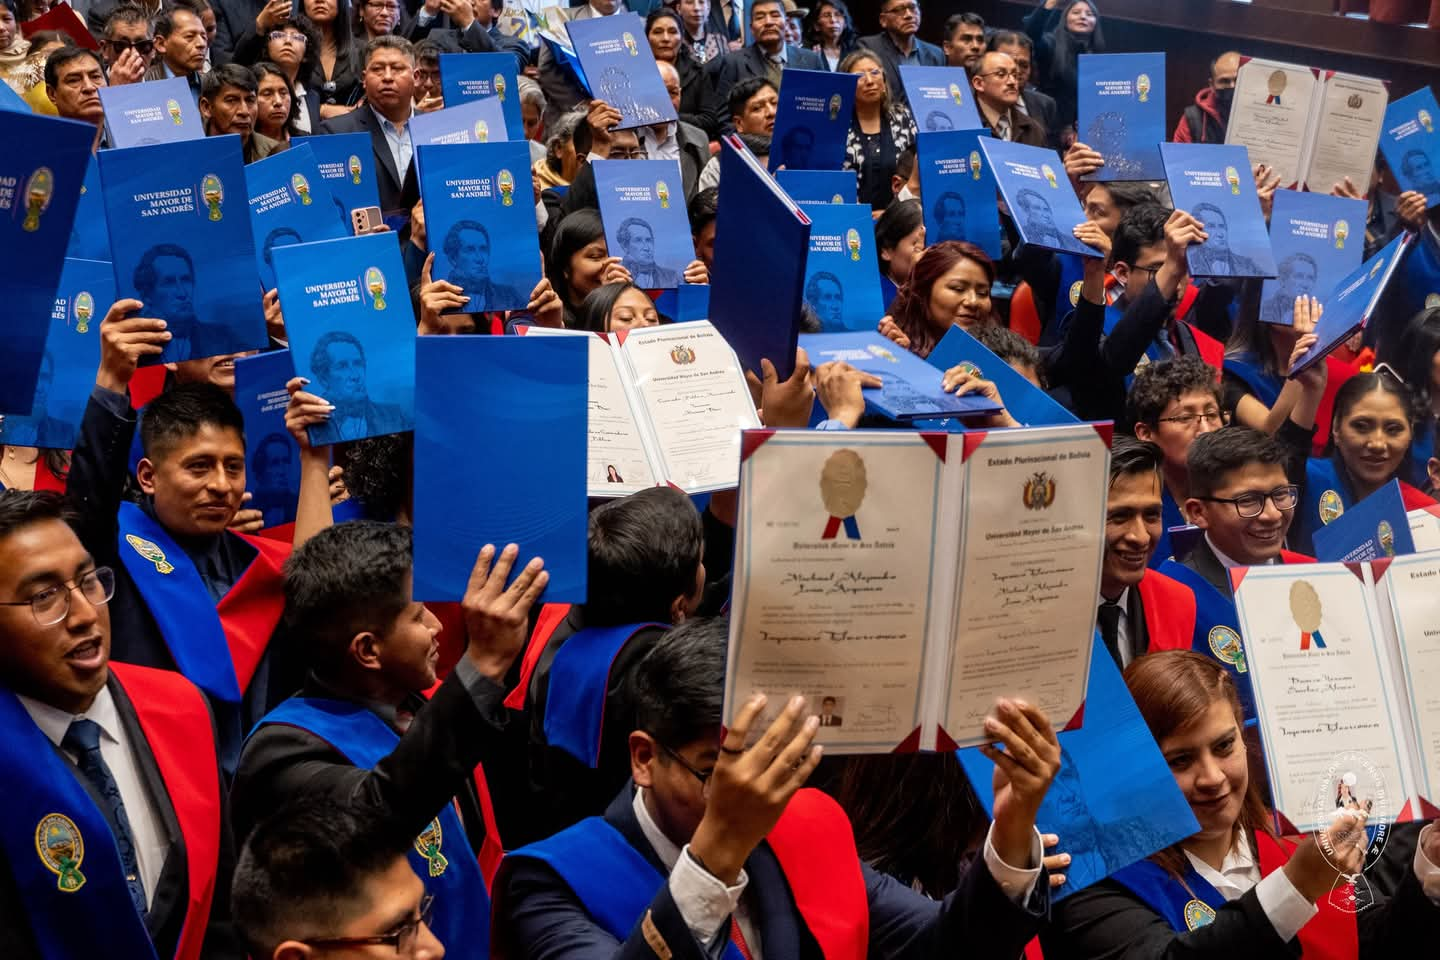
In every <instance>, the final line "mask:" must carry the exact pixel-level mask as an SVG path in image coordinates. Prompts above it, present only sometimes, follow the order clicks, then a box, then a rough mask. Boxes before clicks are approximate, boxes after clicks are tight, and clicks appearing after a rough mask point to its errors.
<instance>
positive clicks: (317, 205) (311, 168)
mask: <svg viewBox="0 0 1440 960" xmlns="http://www.w3.org/2000/svg"><path fill="white" fill-rule="evenodd" d="M245 185H246V188H247V189H248V190H249V193H250V227H251V232H252V234H253V235H254V237H255V265H256V267H257V268H258V269H259V270H260V283H261V285H262V286H263V287H264V288H265V289H266V290H273V289H274V288H275V262H274V250H275V248H276V247H283V246H287V245H290V244H296V243H311V242H314V241H316V240H338V239H339V238H341V237H346V236H349V235H350V232H349V231H348V230H346V229H345V228H344V225H343V224H342V223H341V222H340V221H339V220H337V219H336V217H335V206H334V201H333V200H332V199H331V198H330V188H329V187H327V186H326V185H325V181H324V179H322V178H321V176H320V167H319V165H317V164H316V163H315V154H314V153H313V152H311V150H310V147H309V146H308V145H307V144H303V143H302V144H300V145H298V146H292V147H291V148H290V149H289V150H282V151H281V152H279V153H277V154H273V155H272V156H269V157H266V158H265V159H264V160H259V161H257V162H255V163H252V164H249V165H247V166H246V167H245Z"/></svg>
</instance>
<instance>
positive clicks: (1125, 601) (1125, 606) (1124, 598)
mask: <svg viewBox="0 0 1440 960" xmlns="http://www.w3.org/2000/svg"><path fill="white" fill-rule="evenodd" d="M1098 596H1099V597H1100V602H1101V603H1109V602H1110V601H1109V600H1106V599H1105V594H1103V593H1102V594H1099V595H1098ZM1115 605H1116V606H1117V607H1119V608H1120V612H1121V613H1122V614H1124V613H1128V612H1129V611H1130V588H1129V587H1126V588H1125V589H1124V590H1121V591H1120V596H1118V597H1116V598H1115Z"/></svg>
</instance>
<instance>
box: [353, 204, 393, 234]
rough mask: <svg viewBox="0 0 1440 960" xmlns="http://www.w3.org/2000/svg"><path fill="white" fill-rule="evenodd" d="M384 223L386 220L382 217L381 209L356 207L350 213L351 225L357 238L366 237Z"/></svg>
mask: <svg viewBox="0 0 1440 960" xmlns="http://www.w3.org/2000/svg"><path fill="white" fill-rule="evenodd" d="M384 223H385V218H384V217H383V216H381V214H380V208H379V207H356V208H355V209H354V210H351V211H350V225H351V227H352V228H354V230H355V236H357V237H359V236H364V235H365V234H367V233H369V232H370V231H371V230H373V229H374V228H376V227H378V226H382V225H383V224H384Z"/></svg>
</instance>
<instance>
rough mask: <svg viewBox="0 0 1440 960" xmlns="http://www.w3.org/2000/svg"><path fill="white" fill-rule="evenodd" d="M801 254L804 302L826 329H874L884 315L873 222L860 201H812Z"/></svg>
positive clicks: (835, 330) (832, 331)
mask: <svg viewBox="0 0 1440 960" xmlns="http://www.w3.org/2000/svg"><path fill="white" fill-rule="evenodd" d="M805 213H806V216H808V217H809V218H810V253H809V255H808V256H807V257H806V258H805V302H806V303H807V304H809V305H810V309H811V310H812V311H814V313H815V316H816V317H817V318H818V319H819V321H820V329H821V330H823V331H825V332H826V333H840V332H843V331H846V330H874V329H875V325H876V324H878V323H879V322H880V318H881V317H882V316H884V314H885V305H884V303H883V302H882V300H881V297H880V263H879V260H878V258H877V257H876V255H875V226H874V223H875V221H874V220H873V219H872V218H871V216H870V205H869V204H865V203H826V204H817V205H815V206H813V207H811V208H810V209H809V210H807V211H805Z"/></svg>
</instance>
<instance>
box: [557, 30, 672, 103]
mask: <svg viewBox="0 0 1440 960" xmlns="http://www.w3.org/2000/svg"><path fill="white" fill-rule="evenodd" d="M565 30H566V32H567V33H568V34H569V35H570V43H571V46H572V47H573V48H574V50H575V57H576V59H578V60H579V62H580V67H581V68H582V72H583V74H584V81H585V83H586V84H587V86H588V87H589V88H590V94H591V96H593V97H594V98H595V99H597V100H604V101H605V102H606V103H608V104H610V106H612V107H614V108H615V109H616V110H619V111H620V122H619V123H618V124H617V125H616V128H617V129H619V130H626V129H629V128H631V127H648V126H652V125H654V124H657V123H669V122H670V121H671V120H676V119H678V114H676V112H675V104H673V103H671V102H670V94H669V92H668V91H667V90H666V89H665V83H664V81H663V80H661V79H660V68H659V67H657V66H656V65H655V55H654V54H653V53H651V52H650V42H649V41H648V40H646V39H645V21H644V20H642V19H641V18H640V17H638V16H636V15H635V14H633V13H617V14H613V15H611V16H608V17H590V18H588V19H585V20H568V21H566V23H565Z"/></svg>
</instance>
